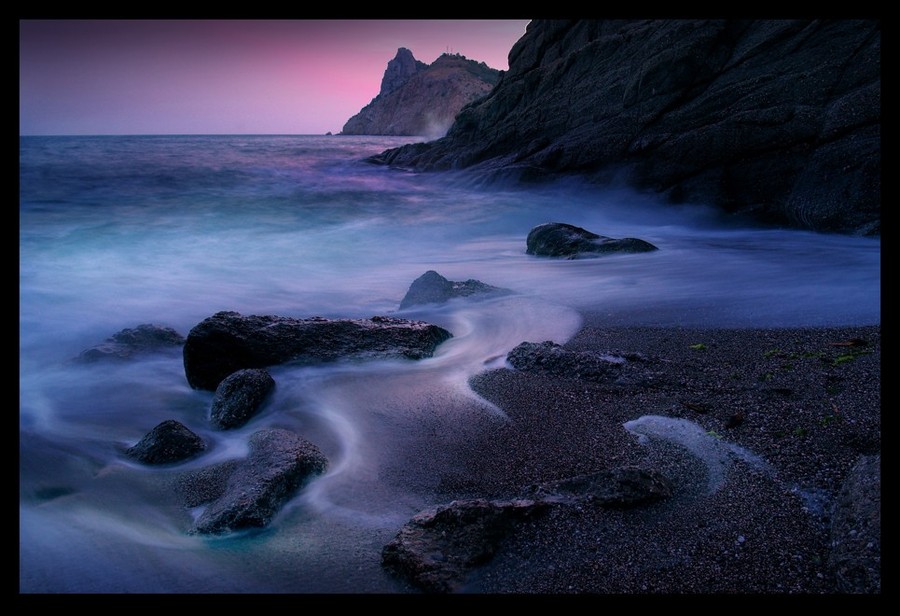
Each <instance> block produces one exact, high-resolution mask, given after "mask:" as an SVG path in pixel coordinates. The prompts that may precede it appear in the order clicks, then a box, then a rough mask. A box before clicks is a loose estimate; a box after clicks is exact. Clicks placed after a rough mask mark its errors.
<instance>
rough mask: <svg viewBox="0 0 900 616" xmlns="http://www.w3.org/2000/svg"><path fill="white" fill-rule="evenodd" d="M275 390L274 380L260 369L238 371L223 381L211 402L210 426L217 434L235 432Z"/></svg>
mask: <svg viewBox="0 0 900 616" xmlns="http://www.w3.org/2000/svg"><path fill="white" fill-rule="evenodd" d="M273 389H275V379H273V378H272V377H271V376H270V375H269V373H268V372H266V371H265V370H263V369H261V368H248V369H246V370H238V371H237V372H234V373H232V374H230V375H228V376H227V377H225V378H224V379H223V380H222V382H221V383H219V386H218V387H216V393H215V396H214V397H213V401H212V410H211V411H210V422H211V423H212V424H213V426H215V427H216V428H219V429H220V430H228V429H230V428H238V427H240V426H243V425H244V424H245V423H247V422H248V421H249V420H250V418H251V417H253V416H254V415H255V414H256V413H257V411H258V410H259V407H260V406H261V405H262V403H263V401H264V400H265V399H266V397H267V396H268V395H269V394H270V393H271V392H272V390H273Z"/></svg>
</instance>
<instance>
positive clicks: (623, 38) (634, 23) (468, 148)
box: [371, 19, 881, 234]
mask: <svg viewBox="0 0 900 616" xmlns="http://www.w3.org/2000/svg"><path fill="white" fill-rule="evenodd" d="M880 52H881V24H880V21H878V20H847V19H842V20H829V19H816V20H740V19H715V20H692V19H681V20H535V21H533V22H531V23H530V24H529V26H528V28H527V30H526V32H525V34H524V36H523V37H522V38H521V39H520V40H519V41H518V42H517V43H516V44H515V45H514V46H513V48H512V49H511V51H510V53H509V71H507V72H506V73H505V74H504V75H503V76H502V78H501V80H500V81H499V83H498V84H497V86H496V87H495V88H494V89H493V90H492V91H491V93H490V94H489V95H488V96H486V97H484V98H482V99H480V100H479V101H477V102H475V103H473V104H470V105H468V106H466V107H465V108H464V109H462V110H461V112H460V113H459V115H458V116H457V118H456V121H455V122H454V124H453V126H452V127H451V128H450V130H449V132H448V133H447V135H446V137H445V138H443V139H439V140H437V141H434V142H431V143H427V144H422V143H419V144H412V145H409V146H404V147H401V148H398V149H393V150H388V151H386V152H384V153H382V154H380V155H377V156H375V157H373V158H372V159H371V160H372V161H373V162H379V163H383V164H391V165H395V166H400V167H404V168H413V169H417V170H420V171H424V170H437V169H455V168H475V169H479V170H482V171H485V172H490V173H493V172H496V171H498V170H502V171H503V174H504V175H509V174H510V173H512V172H514V173H515V174H517V175H519V176H520V177H522V178H526V179H534V178H542V177H546V176H548V175H549V176H554V175H557V174H561V173H576V174H579V175H582V176H583V177H585V178H586V179H588V180H591V181H594V182H598V183H604V184H606V183H610V182H614V181H615V182H621V181H625V182H627V183H629V184H631V185H633V186H636V187H640V188H649V189H652V190H655V191H658V192H660V193H662V194H664V195H665V196H667V197H668V198H669V199H671V200H672V201H675V202H700V203H710V204H715V205H718V206H720V207H721V208H723V209H725V210H726V211H728V212H734V213H744V214H748V215H752V216H754V217H756V218H757V219H759V220H761V221H763V222H766V223H772V224H778V225H790V226H795V227H800V228H809V229H816V230H826V231H840V232H848V233H857V234H878V233H879V231H880V207H881V206H880V203H881V60H880Z"/></svg>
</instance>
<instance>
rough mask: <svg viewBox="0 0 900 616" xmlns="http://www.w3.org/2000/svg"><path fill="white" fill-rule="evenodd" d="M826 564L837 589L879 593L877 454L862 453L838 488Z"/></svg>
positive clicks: (847, 591)
mask: <svg viewBox="0 0 900 616" xmlns="http://www.w3.org/2000/svg"><path fill="white" fill-rule="evenodd" d="M831 545H832V551H831V556H830V558H829V565H830V566H831V568H832V570H833V571H834V575H835V579H836V582H837V590H838V592H841V593H845V594H880V593H881V455H873V456H862V457H861V458H860V459H859V460H858V461H857V463H856V464H855V465H854V467H853V468H852V469H851V471H850V473H849V475H848V476H847V478H846V479H845V481H844V484H843V485H842V487H841V491H840V493H839V494H838V498H837V502H836V504H835V508H834V515H833V518H832V527H831Z"/></svg>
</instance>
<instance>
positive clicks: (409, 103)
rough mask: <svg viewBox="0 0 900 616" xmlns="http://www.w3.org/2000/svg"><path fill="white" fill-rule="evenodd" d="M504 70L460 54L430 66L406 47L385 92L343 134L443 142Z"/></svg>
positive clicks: (445, 56) (390, 69)
mask: <svg viewBox="0 0 900 616" xmlns="http://www.w3.org/2000/svg"><path fill="white" fill-rule="evenodd" d="M499 78H500V71H498V70H495V69H492V68H490V67H489V66H487V65H486V64H485V63H484V62H476V61H475V60H469V59H467V58H466V57H465V56H462V55H459V54H443V55H441V56H440V57H439V58H438V59H437V60H435V61H434V62H432V63H431V64H430V65H426V64H425V63H423V62H419V61H418V60H416V59H415V58H413V55H412V52H410V51H409V50H408V49H406V48H403V47H401V48H400V49H399V50H398V51H397V56H396V57H395V58H394V59H393V60H391V61H390V62H388V67H387V70H385V72H384V77H383V78H382V80H381V91H380V92H379V94H378V96H376V97H375V98H374V99H372V102H370V103H369V104H368V105H366V106H365V107H363V108H362V110H360V112H359V113H358V114H356V115H355V116H353V117H352V118H350V119H349V120H347V123H346V124H344V128H343V130H341V134H342V135H410V136H412V135H415V136H424V137H427V138H430V139H436V138H438V137H443V136H444V134H445V133H446V132H447V129H448V128H449V127H450V125H451V124H452V123H453V119H454V118H455V117H456V114H457V113H459V110H460V109H462V108H463V106H464V105H466V104H468V103H470V102H472V101H474V100H476V99H478V98H480V97H482V96H484V95H486V94H487V93H488V92H490V91H491V89H492V88H493V87H494V85H495V84H496V83H497V81H498V80H499Z"/></svg>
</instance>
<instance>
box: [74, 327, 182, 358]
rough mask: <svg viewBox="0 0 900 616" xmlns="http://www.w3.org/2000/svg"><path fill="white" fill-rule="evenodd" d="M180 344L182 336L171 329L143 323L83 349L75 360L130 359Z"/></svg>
mask: <svg viewBox="0 0 900 616" xmlns="http://www.w3.org/2000/svg"><path fill="white" fill-rule="evenodd" d="M182 344H184V336H182V335H181V334H179V333H178V332H176V331H175V330H174V329H172V328H171V327H162V326H159V325H152V324H150V323H145V324H143V325H138V326H137V327H135V328H134V329H123V330H122V331H120V332H118V333H117V334H113V335H112V336H111V337H110V338H107V339H106V341H105V342H102V343H100V344H98V345H96V346H93V347H91V348H89V349H85V350H84V351H82V352H81V354H79V355H78V357H77V358H76V360H77V361H81V362H94V361H98V360H102V359H130V358H131V357H133V356H135V355H138V354H141V353H151V352H155V351H160V350H165V349H170V348H174V347H179V346H181V345H182Z"/></svg>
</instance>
